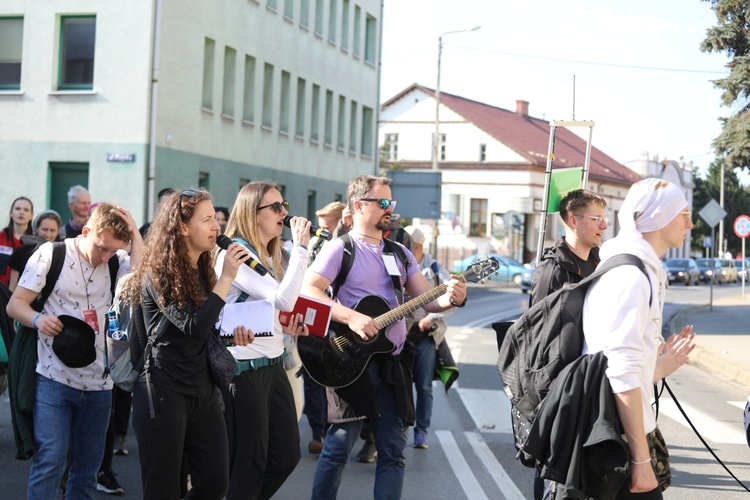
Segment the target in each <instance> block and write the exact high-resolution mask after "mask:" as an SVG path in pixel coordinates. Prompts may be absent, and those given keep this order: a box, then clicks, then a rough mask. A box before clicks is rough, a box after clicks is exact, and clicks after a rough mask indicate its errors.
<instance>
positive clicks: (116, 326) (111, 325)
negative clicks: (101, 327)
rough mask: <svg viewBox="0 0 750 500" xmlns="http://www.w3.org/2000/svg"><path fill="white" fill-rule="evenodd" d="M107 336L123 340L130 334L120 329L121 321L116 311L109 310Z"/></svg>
mask: <svg viewBox="0 0 750 500" xmlns="http://www.w3.org/2000/svg"><path fill="white" fill-rule="evenodd" d="M107 336H108V337H109V338H111V339H114V340H120V341H123V342H126V341H127V340H128V334H127V333H125V332H123V331H122V330H120V321H119V320H118V319H117V313H116V312H115V311H107Z"/></svg>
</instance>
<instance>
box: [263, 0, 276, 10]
mask: <svg viewBox="0 0 750 500" xmlns="http://www.w3.org/2000/svg"><path fill="white" fill-rule="evenodd" d="M266 8H267V9H270V10H272V11H274V12H276V11H277V10H278V8H279V2H278V0H268V3H266Z"/></svg>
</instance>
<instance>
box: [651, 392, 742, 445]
mask: <svg viewBox="0 0 750 500" xmlns="http://www.w3.org/2000/svg"><path fill="white" fill-rule="evenodd" d="M680 405H681V406H682V409H683V410H685V413H686V414H687V416H688V418H690V421H691V422H693V425H694V426H695V428H696V429H698V430H699V431H700V433H701V435H702V436H703V437H704V438H705V439H709V440H711V441H713V442H714V443H717V444H746V443H747V441H746V439H745V433H744V432H743V431H742V430H740V428H739V427H734V426H732V425H729V424H727V423H725V422H721V421H719V420H716V419H715V418H714V417H712V416H711V415H709V414H707V413H704V412H702V411H700V410H699V409H697V408H695V407H694V406H690V405H687V404H685V403H680ZM743 408H744V404H743ZM659 413H663V414H664V415H666V416H668V417H669V418H671V419H672V420H674V421H675V422H677V423H678V424H682V425H684V426H685V427H688V428H690V426H689V425H688V423H687V422H686V421H685V418H684V417H683V416H682V413H680V410H678V409H677V406H676V405H675V404H674V401H672V400H671V399H667V398H662V399H661V400H659ZM739 421H740V417H739V415H738V422H739Z"/></svg>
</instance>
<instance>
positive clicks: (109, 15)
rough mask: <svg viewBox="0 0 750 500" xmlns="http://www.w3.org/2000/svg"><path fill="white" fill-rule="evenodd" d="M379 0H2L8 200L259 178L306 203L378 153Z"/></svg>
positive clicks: (141, 197) (109, 195) (227, 195)
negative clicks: (81, 189)
mask: <svg viewBox="0 0 750 500" xmlns="http://www.w3.org/2000/svg"><path fill="white" fill-rule="evenodd" d="M381 19H382V16H381V2H379V1H374V0H358V1H354V0H259V1H256V0H243V1H229V0H217V1H212V2H204V1H198V0H131V1H128V2H89V1H83V0H34V1H23V0H5V1H3V2H1V3H0V116H2V117H3V119H2V120H0V162H1V163H2V170H3V181H2V184H0V210H2V209H3V208H2V207H5V206H8V207H9V206H10V202H11V200H12V199H13V198H15V197H16V196H18V195H21V194H23V195H26V196H28V197H30V198H31V199H32V200H33V201H34V203H35V208H37V211H39V210H41V209H43V208H46V207H51V208H54V209H56V210H58V211H60V213H61V215H63V218H64V219H65V218H67V216H68V209H67V207H66V203H67V202H66V200H65V193H66V192H67V190H68V188H69V187H70V186H71V185H73V184H83V185H85V186H87V187H88V188H89V190H90V191H91V193H92V201H101V200H107V201H114V202H116V203H121V204H125V205H127V206H129V207H130V208H131V209H132V210H133V212H134V214H135V216H136V220H137V221H139V222H143V221H146V220H147V219H149V218H150V217H151V214H152V213H153V208H154V203H155V193H156V192H158V191H159V190H160V189H162V188H164V187H168V186H169V187H176V188H182V187H189V186H204V187H206V188H208V189H209V190H210V191H211V193H212V194H213V195H214V198H215V203H216V204H217V205H227V206H230V207H231V205H232V204H233V202H234V198H235V195H236V193H237V191H238V190H239V188H240V187H241V186H242V185H244V184H245V183H247V182H249V181H250V180H255V179H272V180H276V181H278V182H279V183H281V184H282V185H283V187H284V196H285V197H286V198H287V199H288V200H290V202H291V206H292V208H291V211H292V213H297V214H300V215H308V216H310V215H312V214H313V213H314V211H315V209H317V208H319V207H320V206H322V205H324V204H325V203H328V202H330V201H333V200H335V199H339V198H341V197H343V196H345V190H346V184H347V182H348V180H349V179H350V178H351V177H353V176H354V175H357V174H360V173H372V172H374V171H375V169H376V167H377V154H376V150H377V147H376V134H377V130H376V126H375V124H376V123H377V116H376V114H377V109H378V81H379V59H380V32H381V27H380V24H381Z"/></svg>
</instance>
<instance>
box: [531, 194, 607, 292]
mask: <svg viewBox="0 0 750 500" xmlns="http://www.w3.org/2000/svg"><path fill="white" fill-rule="evenodd" d="M606 210H607V202H606V201H605V200H604V198H602V197H601V196H599V195H598V194H596V193H594V192H592V191H589V190H587V189H576V190H574V191H571V192H569V193H568V194H566V195H565V196H564V197H563V199H562V200H561V201H560V218H561V219H562V222H563V225H564V226H565V236H562V237H561V238H559V239H558V240H557V241H556V242H555V246H554V247H552V248H547V249H545V251H544V254H543V255H542V260H541V262H539V263H538V264H537V266H536V269H534V272H533V274H532V275H531V304H530V305H534V304H536V303H537V302H539V301H540V300H542V299H543V298H544V297H546V296H547V295H549V294H551V293H552V292H554V291H557V290H559V289H560V288H562V287H563V286H564V285H566V284H570V283H578V282H579V281H581V280H582V279H583V278H585V277H586V276H588V275H590V274H592V273H593V272H594V270H595V269H596V266H597V264H599V245H601V244H602V234H604V231H605V230H606V229H607V224H608V223H609V219H608V218H607V216H606V215H605V214H606Z"/></svg>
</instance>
